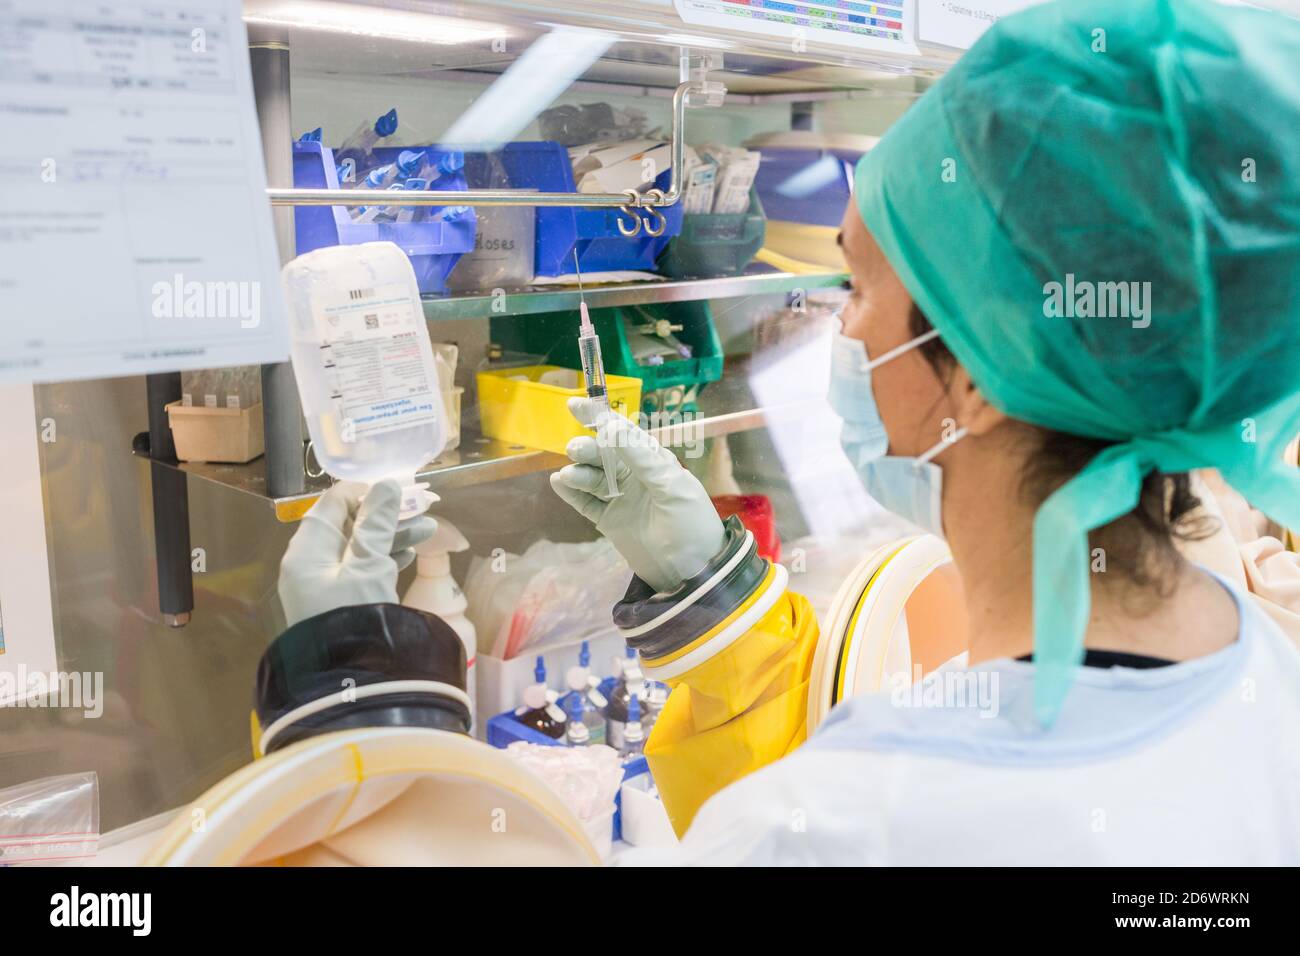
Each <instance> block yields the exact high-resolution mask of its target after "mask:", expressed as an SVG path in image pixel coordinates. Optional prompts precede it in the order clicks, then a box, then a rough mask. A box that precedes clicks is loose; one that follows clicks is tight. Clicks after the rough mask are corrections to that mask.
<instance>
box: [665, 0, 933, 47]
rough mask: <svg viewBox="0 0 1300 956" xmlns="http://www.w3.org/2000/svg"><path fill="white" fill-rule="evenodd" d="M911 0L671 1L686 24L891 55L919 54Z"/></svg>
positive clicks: (794, 42) (798, 45) (795, 43)
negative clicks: (880, 0)
mask: <svg viewBox="0 0 1300 956" xmlns="http://www.w3.org/2000/svg"><path fill="white" fill-rule="evenodd" d="M913 4H914V0H883V2H880V3H872V2H869V0H674V6H676V8H677V13H678V15H679V16H680V17H681V18H682V20H683V21H684V22H686V23H692V24H698V25H701V26H711V27H721V28H722V29H726V30H739V31H741V32H742V33H761V34H766V35H768V36H777V37H789V38H790V43H791V51H792V52H794V53H798V52H799V51H800V44H806V43H808V42H810V41H815V42H823V43H834V44H838V45H841V46H852V47H858V48H860V49H867V50H880V51H885V52H890V53H911V54H915V53H918V52H919V51H918V49H917V47H916V43H915V37H916V30H915V25H914V23H913V21H914V19H915V14H914V11H913Z"/></svg>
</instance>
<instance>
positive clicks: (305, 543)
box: [279, 480, 438, 627]
mask: <svg viewBox="0 0 1300 956" xmlns="http://www.w3.org/2000/svg"><path fill="white" fill-rule="evenodd" d="M363 496H364V497H365V501H364V502H363V501H362V500H361V498H362V497H363ZM401 503H402V489H401V486H400V485H398V483H397V482H396V481H392V480H386V481H380V482H376V483H375V484H373V485H365V484H360V483H358V482H352V481H343V482H339V483H338V484H336V485H334V487H332V488H330V490H329V491H327V492H325V494H323V495H321V496H320V499H319V500H318V501H317V502H316V503H315V504H314V505H312V507H311V510H310V511H308V512H307V514H305V515H304V516H303V519H302V523H301V524H300V525H299V527H298V530H297V531H296V532H294V536H293V538H292V539H291V540H290V541H289V547H288V548H286V549H285V552H284V558H283V559H282V560H281V561H280V586H279V590H280V604H281V605H283V606H284V616H285V619H286V621H287V622H288V625H289V626H290V627H292V626H293V625H294V624H297V623H298V622H299V621H305V620H307V618H309V617H315V616H316V615H317V614H323V613H325V612H326V611H332V610H334V609H335V608H340V607H350V606H352V605H354V604H383V603H392V604H396V603H397V572H398V570H399V569H400V567H405V566H406V564H410V563H411V559H413V558H414V556H415V555H414V552H411V551H410V548H411V547H412V546H414V545H416V544H418V543H419V542H421V541H424V540H426V539H428V538H430V537H432V536H433V532H434V530H435V529H436V528H437V527H438V525H437V522H435V521H434V520H433V519H432V518H429V517H425V516H422V517H419V518H413V519H410V520H409V521H404V522H402V529H401V539H400V540H398V526H397V513H398V511H399V510H400V508H401ZM395 546H400V547H399V548H398V551H397V554H394V553H393V551H394V548H395ZM402 562H404V563H402Z"/></svg>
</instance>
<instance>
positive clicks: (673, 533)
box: [551, 398, 726, 591]
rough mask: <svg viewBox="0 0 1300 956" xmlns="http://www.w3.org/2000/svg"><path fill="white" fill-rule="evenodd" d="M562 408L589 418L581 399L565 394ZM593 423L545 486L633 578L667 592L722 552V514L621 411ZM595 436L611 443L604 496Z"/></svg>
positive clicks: (691, 477)
mask: <svg viewBox="0 0 1300 956" xmlns="http://www.w3.org/2000/svg"><path fill="white" fill-rule="evenodd" d="M569 411H571V412H572V413H573V415H574V417H575V418H577V419H578V421H580V422H582V423H583V424H588V423H591V417H592V409H591V402H590V400H589V399H586V398H571V399H569ZM594 424H595V425H596V433H597V437H596V438H592V437H590V436H588V435H584V436H581V437H578V438H574V439H573V440H572V441H570V442H569V444H568V446H567V447H566V449H565V451H566V452H567V453H568V455H569V457H570V458H572V459H573V461H574V462H575V464H572V465H566V466H565V467H563V468H561V469H560V470H559V471H557V472H554V473H553V474H552V475H551V487H552V488H554V489H555V492H556V494H558V495H559V496H560V497H561V498H563V499H564V500H565V501H567V502H568V503H569V504H570V505H571V506H572V507H573V508H574V509H575V510H576V511H577V512H578V513H579V514H580V515H582V516H583V517H584V518H586V519H587V520H588V521H590V522H592V524H594V525H595V526H596V530H597V531H599V532H600V533H601V534H603V535H604V536H605V537H606V538H608V539H609V541H610V543H611V544H613V545H614V547H615V548H616V549H617V550H618V553H619V554H621V555H622V556H623V557H624V559H626V561H627V563H628V566H629V567H631V569H632V570H633V572H635V574H636V576H637V577H639V578H640V579H641V580H642V581H644V582H645V583H646V584H648V585H650V586H651V587H652V588H654V589H655V590H656V591H671V590H672V589H673V588H675V587H677V586H678V585H679V584H681V583H682V581H684V580H686V579H687V578H689V577H691V576H693V575H695V574H698V573H699V572H700V571H702V570H703V569H704V566H705V565H706V564H708V563H709V561H711V560H712V559H713V558H714V557H715V556H716V555H717V554H718V552H719V551H721V550H722V546H723V544H725V542H726V531H725V530H724V529H723V527H722V519H721V518H719V517H718V512H717V510H716V509H715V508H714V507H713V502H712V501H710V500H709V493H708V492H707V491H705V490H704V486H703V485H702V484H700V482H699V480H698V479H697V478H696V477H695V476H694V475H692V474H691V473H690V472H689V471H687V470H686V469H685V468H683V467H682V466H681V464H680V463H679V462H678V461H677V458H676V457H675V456H674V455H673V453H672V452H671V451H669V450H668V449H666V448H664V447H663V446H661V445H660V444H659V443H658V442H657V441H655V439H654V438H653V437H651V435H650V434H649V433H648V432H646V431H645V430H644V429H641V428H638V427H637V426H636V425H634V424H632V422H630V421H628V420H627V419H626V418H624V417H623V416H621V415H609V416H608V417H607V418H605V419H604V420H603V421H601V422H596V423H594ZM597 442H601V443H605V444H608V445H610V446H611V447H613V448H614V453H615V455H616V456H617V459H618V488H619V490H620V491H621V492H622V493H623V494H622V495H621V496H620V497H617V498H613V499H610V498H608V497H607V496H606V494H605V489H606V483H605V472H604V469H603V468H601V464H600V446H599V445H598V444H597Z"/></svg>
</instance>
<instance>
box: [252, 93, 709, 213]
mask: <svg viewBox="0 0 1300 956" xmlns="http://www.w3.org/2000/svg"><path fill="white" fill-rule="evenodd" d="M692 91H696V92H703V91H704V89H703V86H702V85H701V84H698V83H694V82H688V83H682V84H681V85H680V86H678V87H677V89H676V90H675V91H674V92H673V123H672V135H671V137H670V139H669V147H670V149H671V159H670V161H671V163H672V170H671V179H670V180H669V184H668V191H667V192H663V191H661V190H658V189H648V190H646V191H645V192H644V193H641V192H637V191H635V190H628V191H627V192H626V193H543V192H529V191H528V190H524V189H466V190H459V191H458V190H454V189H450V190H449V189H440V190H418V191H417V190H412V191H410V192H405V191H401V192H400V194H396V195H395V193H399V191H397V190H389V189H288V188H270V189H267V191H266V195H267V197H268V198H269V199H270V200H271V205H273V206H375V205H385V206H581V207H584V208H597V209H620V208H624V207H631V208H636V209H653V208H659V207H662V206H672V205H675V204H676V203H677V201H678V200H679V199H681V195H682V164H683V163H684V162H685V156H686V136H685V130H686V96H687V94H688V93H690V92H692Z"/></svg>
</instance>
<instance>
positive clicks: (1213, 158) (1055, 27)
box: [552, 0, 1300, 865]
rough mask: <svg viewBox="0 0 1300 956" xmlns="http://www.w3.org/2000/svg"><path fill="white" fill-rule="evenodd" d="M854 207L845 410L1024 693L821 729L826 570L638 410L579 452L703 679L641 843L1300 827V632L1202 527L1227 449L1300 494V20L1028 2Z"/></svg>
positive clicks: (1291, 496)
mask: <svg viewBox="0 0 1300 956" xmlns="http://www.w3.org/2000/svg"><path fill="white" fill-rule="evenodd" d="M841 243H842V245H843V248H844V253H845V258H846V260H847V262H848V264H849V267H850V270H851V273H852V280H853V283H852V284H853V291H852V296H851V298H850V300H849V302H848V304H847V305H846V306H845V308H844V310H843V312H842V313H841V321H842V327H841V330H840V332H839V334H838V335H837V337H836V342H835V346H834V363H833V369H832V384H831V394H830V400H831V404H832V406H833V408H834V409H835V411H836V412H837V414H839V415H840V416H841V417H842V418H843V420H844V425H843V432H842V439H841V441H842V445H843V447H844V450H845V452H846V454H847V455H848V456H849V458H850V460H851V461H852V463H853V465H854V467H855V468H856V470H857V471H858V473H859V475H860V476H861V478H862V479H863V481H864V483H865V485H866V487H867V489H868V490H869V491H870V492H871V494H872V495H873V496H874V497H875V498H876V499H877V500H879V501H880V502H881V503H882V504H883V505H884V506H886V507H887V508H889V509H890V510H893V511H895V512H897V513H898V514H900V515H902V516H904V517H906V518H908V519H910V520H911V521H912V522H914V523H915V524H917V525H919V526H920V527H922V528H924V529H925V530H928V531H930V532H932V533H934V534H937V535H941V536H942V537H944V538H945V539H946V540H947V542H948V544H949V547H950V549H951V552H952V555H953V559H954V561H955V564H956V565H957V567H958V569H959V571H960V574H961V579H962V586H963V588H964V591H965V603H966V607H967V611H968V614H969V619H970V625H969V645H968V646H969V651H968V657H967V659H966V660H965V661H962V662H960V663H958V662H951V663H950V664H948V665H945V667H944V668H941V669H940V671H938V672H936V673H934V674H932V675H930V676H929V677H927V678H925V680H927V681H931V680H940V681H942V680H943V679H944V678H945V675H946V674H950V673H951V672H952V670H953V669H956V670H958V671H963V670H964V671H971V672H974V673H975V674H976V675H977V676H979V677H981V678H987V683H988V684H989V685H991V686H993V687H994V688H995V693H996V696H997V699H996V706H995V707H992V708H989V707H987V706H984V704H986V703H987V702H983V701H981V706H965V707H963V706H937V707H915V706H913V707H902V706H898V705H896V704H895V702H894V700H893V699H892V697H891V695H888V694H881V695H872V696H864V697H857V698H854V699H851V700H848V701H846V702H845V703H843V704H841V705H839V706H838V707H836V708H835V709H834V710H833V711H832V712H831V713H830V715H829V717H828V718H827V719H826V720H825V721H824V722H823V723H822V724H821V726H820V727H819V728H818V729H817V732H816V733H815V734H814V735H813V736H812V737H811V738H809V737H808V735H807V731H806V716H805V715H806V713H807V702H808V692H809V681H810V676H811V673H812V665H813V657H814V651H815V649H816V646H817V641H818V624H817V621H816V619H815V617H814V615H813V613H812V611H811V608H810V606H809V604H808V602H807V601H806V600H805V599H804V598H803V597H801V596H800V595H798V594H796V593H794V592H793V591H791V590H789V588H788V587H787V583H788V581H787V574H786V571H785V569H784V568H782V567H780V566H779V565H772V564H770V563H768V562H767V561H765V560H763V559H761V558H759V557H758V556H757V554H756V552H755V549H754V542H753V538H752V536H749V535H746V533H745V532H744V530H743V528H741V527H740V526H739V524H738V522H736V521H735V520H734V519H731V520H729V521H728V522H727V523H726V524H724V523H723V522H721V521H720V520H719V519H718V517H717V515H716V513H715V511H714V509H713V506H712V504H711V502H710V500H709V497H708V495H707V494H706V492H705V491H704V489H703V488H702V487H701V486H700V485H699V483H698V482H697V481H696V480H695V479H694V478H693V477H692V476H691V475H690V474H689V473H688V472H686V471H685V470H684V469H683V468H681V467H680V465H679V464H678V462H677V461H676V459H675V458H674V456H673V455H672V454H671V453H670V452H669V451H667V450H666V449H663V448H660V447H659V446H657V445H656V444H655V443H654V442H653V440H652V439H650V438H649V437H648V436H647V435H645V434H644V433H643V432H640V431H639V430H638V429H636V427H635V426H634V425H632V424H630V423H629V422H627V421H625V420H624V419H621V418H617V417H614V418H610V419H608V420H606V421H604V422H602V423H599V428H598V431H597V438H596V439H591V438H579V439H575V441H574V442H573V443H571V445H570V448H569V453H570V457H572V458H573V460H574V463H573V464H571V465H568V466H566V467H565V468H563V469H561V470H560V471H559V472H557V473H556V474H555V475H554V476H553V477H552V484H553V486H554V488H555V490H556V491H557V492H558V494H559V495H560V496H561V497H562V498H563V499H564V500H565V501H567V502H568V503H569V504H570V505H572V506H573V507H574V508H576V509H577V510H578V511H579V512H580V513H582V514H583V515H584V516H586V517H587V518H588V519H589V520H591V521H592V522H593V523H594V524H595V526H596V528H597V529H598V530H599V531H601V532H602V533H603V534H605V535H606V536H607V537H609V538H610V540H611V541H612V542H613V544H614V545H615V546H616V547H617V548H618V549H619V550H620V552H621V553H623V555H624V556H625V557H626V558H627V559H628V562H629V564H630V565H631V567H632V569H633V570H634V571H635V572H636V577H635V578H634V580H633V582H632V584H631V586H630V587H629V589H628V593H627V595H626V597H625V598H624V600H623V601H622V602H620V603H619V604H618V605H617V606H616V607H615V610H614V617H615V622H616V623H617V624H618V625H619V627H620V628H622V629H623V631H624V633H625V635H626V636H627V640H628V644H629V645H630V646H632V647H634V648H636V649H637V650H638V652H639V654H640V657H641V662H642V667H643V669H644V671H645V673H646V674H647V676H648V677H651V678H654V679H659V680H663V681H666V682H667V683H668V684H670V685H671V686H672V688H673V690H672V694H671V696H670V698H669V700H668V703H667V705H666V706H665V708H664V710H663V711H662V713H661V714H660V716H659V719H658V721H657V722H656V724H655V726H654V730H653V733H652V734H651V736H650V739H649V741H648V742H647V744H646V747H645V752H646V754H647V756H648V758H649V761H650V765H651V769H652V771H653V774H654V778H655V781H656V784H657V786H658V788H659V790H660V793H661V794H662V796H663V799H664V803H665V805H666V806H667V808H668V810H669V814H670V816H671V818H672V821H673V824H674V827H675V828H676V829H677V831H678V833H679V834H680V835H682V841H681V844H680V846H678V847H675V848H673V849H672V850H671V851H668V850H665V851H656V850H642V851H637V852H634V853H632V854H630V855H629V856H628V858H627V861H628V862H639V863H656V862H664V863H675V864H680V863H687V862H707V863H764V864H773V863H775V864H790V863H807V864H863V863H870V864H962V863H978V864H1036V863H1037V864H1076V865H1077V864H1102V863H1107V864H1157V865H1177V864H1200V865H1222V864H1290V865H1296V864H1300V825H1298V822H1300V817H1297V813H1298V812H1300V810H1298V809H1297V808H1300V760H1298V759H1297V756H1296V755H1297V754H1298V753H1300V652H1298V651H1297V648H1296V647H1295V646H1294V645H1292V644H1291V643H1290V642H1289V641H1288V640H1287V639H1286V638H1285V637H1284V636H1283V635H1282V634H1281V632H1280V631H1279V630H1278V628H1277V626H1276V624H1274V623H1273V621H1272V620H1270V619H1269V618H1268V616H1267V615H1266V614H1264V613H1263V612H1262V611H1261V610H1260V609H1259V608H1258V607H1257V606H1256V605H1255V604H1254V603H1253V602H1252V601H1251V600H1250V599H1249V598H1248V597H1247V596H1246V595H1244V594H1243V593H1242V592H1240V591H1238V590H1237V589H1235V588H1233V587H1232V586H1230V585H1229V584H1228V583H1227V582H1226V581H1225V580H1223V579H1221V578H1218V577H1216V576H1215V575H1213V574H1211V573H1209V572H1207V571H1206V570H1204V569H1202V568H1201V567H1198V566H1196V565H1193V564H1191V563H1189V562H1188V561H1187V560H1186V559H1185V558H1184V557H1182V555H1181V553H1180V550H1179V546H1178V540H1179V538H1180V537H1195V536H1196V535H1198V534H1200V533H1203V532H1204V531H1205V530H1206V529H1204V528H1201V527H1198V526H1197V523H1196V522H1194V521H1192V520H1190V518H1191V517H1192V512H1193V511H1194V509H1195V508H1196V499H1195V497H1194V495H1193V494H1192V493H1191V491H1190V486H1189V482H1188V477H1187V475H1188V473H1189V472H1191V471H1193V470H1195V469H1202V468H1213V469H1217V470H1218V472H1219V473H1220V474H1221V475H1222V476H1223V477H1224V478H1225V480H1226V481H1227V482H1228V483H1229V484H1230V485H1231V486H1232V487H1233V488H1234V489H1236V491H1238V492H1240V493H1241V494H1242V495H1243V496H1244V497H1245V498H1246V499H1247V500H1248V501H1250V502H1251V504H1253V505H1254V506H1255V507H1257V508H1259V509H1260V510H1262V511H1263V512H1265V513H1266V514H1267V515H1268V516H1269V517H1271V518H1272V519H1274V520H1276V521H1278V522H1279V523H1281V524H1282V525H1284V526H1287V527H1293V528H1294V527H1300V476H1297V473H1296V471H1295V469H1294V468H1287V467H1286V466H1285V465H1284V464H1283V457H1282V455H1283V449H1284V447H1285V446H1286V444H1287V442H1288V441H1289V440H1290V439H1291V438H1292V437H1294V435H1295V434H1296V432H1297V431H1298V430H1300V22H1298V21H1295V20H1291V19H1289V18H1286V17H1284V16H1281V15H1279V14H1274V13H1268V12H1264V11H1260V10H1256V9H1251V8H1245V7H1238V6H1226V5H1219V4H1215V3H1209V2H1204V0H1163V2H1158V0H1153V2H1138V0H1101V2H1090V3H1075V2H1064V3H1052V4H1048V5H1043V6H1038V7H1034V8H1031V9H1029V10H1027V11H1025V12H1023V13H1020V14H1017V15H1014V16H1011V17H1007V18H1005V19H1003V20H1001V21H1000V22H999V23H998V24H996V25H995V26H994V27H993V28H992V29H990V30H989V31H988V33H987V34H985V36H984V37H983V38H982V39H981V40H980V42H979V43H978V44H977V45H976V46H975V47H974V48H973V49H972V50H970V51H969V52H968V53H967V54H966V55H965V56H964V57H963V58H962V59H961V60H960V61H959V62H958V63H957V64H956V66H955V67H954V68H953V69H952V70H951V71H950V72H949V73H948V74H947V75H945V76H944V77H943V79H942V80H941V81H940V82H939V83H937V84H936V85H935V86H934V88H932V89H931V90H930V91H929V92H928V93H927V94H926V95H925V96H924V97H922V98H921V100H920V101H918V103H917V104H916V105H915V106H913V107H912V109H911V110H910V111H909V112H908V113H907V114H905V115H904V116H903V117H902V119H901V120H900V121H899V122H898V123H897V124H896V125H895V126H894V127H893V128H892V129H891V130H890V131H889V132H888V134H887V135H886V136H885V137H884V138H883V140H882V141H881V142H880V144H879V145H878V146H877V147H876V148H875V149H873V150H872V151H871V152H870V153H868V154H867V155H866V156H865V157H863V159H862V161H861V163H860V164H859V166H858V170H857V175H856V194H855V203H854V205H853V206H852V207H851V208H849V209H848V210H847V211H846V212H845V215H844V220H843V227H842V235H841ZM580 405H581V403H579V405H578V407H575V414H578V415H579V417H582V415H583V414H584V412H585V411H586V410H585V409H584V408H582V407H580ZM597 441H604V442H609V443H611V444H613V446H614V447H615V449H616V452H617V455H618V458H619V460H620V462H621V465H620V481H619V485H620V488H621V489H622V491H623V494H622V495H621V497H617V498H614V499H608V498H606V497H605V496H604V495H603V492H602V489H603V488H604V477H603V473H602V471H601V468H600V456H599V452H598V447H597ZM982 686H983V685H982ZM925 699H927V700H928V699H929V698H928V697H927V698H925Z"/></svg>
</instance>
